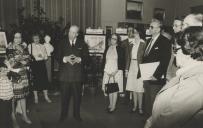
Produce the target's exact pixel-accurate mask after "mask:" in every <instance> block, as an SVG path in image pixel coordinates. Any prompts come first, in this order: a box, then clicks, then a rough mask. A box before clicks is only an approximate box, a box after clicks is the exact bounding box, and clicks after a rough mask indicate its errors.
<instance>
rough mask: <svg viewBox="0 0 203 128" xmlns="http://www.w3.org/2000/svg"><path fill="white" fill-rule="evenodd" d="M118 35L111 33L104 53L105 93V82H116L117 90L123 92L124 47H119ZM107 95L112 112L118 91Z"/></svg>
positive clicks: (109, 110)
mask: <svg viewBox="0 0 203 128" xmlns="http://www.w3.org/2000/svg"><path fill="white" fill-rule="evenodd" d="M119 39H120V38H119V36H118V35H116V34H113V35H112V37H111V40H110V44H109V48H108V49H107V52H105V53H106V54H105V55H104V60H105V68H104V76H103V84H102V90H103V91H104V95H105V96H107V94H106V93H105V84H107V83H108V82H109V83H114V82H116V83H118V86H119V92H123V70H124V69H125V68H124V66H125V63H124V62H125V60H124V58H125V53H124V49H123V48H121V47H120V45H119V44H118V43H119ZM108 96H109V102H110V104H109V106H108V112H109V113H112V112H114V111H115V109H116V102H117V97H118V92H114V93H111V94H109V95H108Z"/></svg>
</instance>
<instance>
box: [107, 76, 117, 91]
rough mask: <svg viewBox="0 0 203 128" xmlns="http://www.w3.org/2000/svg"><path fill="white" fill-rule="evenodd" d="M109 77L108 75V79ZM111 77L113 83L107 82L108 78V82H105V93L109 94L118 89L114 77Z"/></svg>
mask: <svg viewBox="0 0 203 128" xmlns="http://www.w3.org/2000/svg"><path fill="white" fill-rule="evenodd" d="M110 78H111V77H109V80H110ZM113 79H114V83H109V80H108V83H107V84H105V93H107V94H111V93H114V92H118V91H119V87H118V83H116V81H115V77H113Z"/></svg>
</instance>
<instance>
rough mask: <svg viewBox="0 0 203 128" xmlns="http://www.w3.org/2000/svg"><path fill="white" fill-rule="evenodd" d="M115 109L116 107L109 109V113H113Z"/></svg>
mask: <svg viewBox="0 0 203 128" xmlns="http://www.w3.org/2000/svg"><path fill="white" fill-rule="evenodd" d="M115 111H116V108H114V109H109V111H108V113H109V114H112V113H114V112H115Z"/></svg>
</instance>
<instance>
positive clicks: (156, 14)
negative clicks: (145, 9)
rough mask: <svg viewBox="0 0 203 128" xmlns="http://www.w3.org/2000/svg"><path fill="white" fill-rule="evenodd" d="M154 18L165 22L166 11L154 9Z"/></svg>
mask: <svg viewBox="0 0 203 128" xmlns="http://www.w3.org/2000/svg"><path fill="white" fill-rule="evenodd" d="M154 18H156V19H158V20H160V21H164V20H165V9H162V8H155V9H154Z"/></svg>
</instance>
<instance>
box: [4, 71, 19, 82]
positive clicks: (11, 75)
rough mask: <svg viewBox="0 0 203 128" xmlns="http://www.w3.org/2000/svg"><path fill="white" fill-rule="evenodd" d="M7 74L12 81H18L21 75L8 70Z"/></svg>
mask: <svg viewBox="0 0 203 128" xmlns="http://www.w3.org/2000/svg"><path fill="white" fill-rule="evenodd" d="M7 76H8V78H9V79H10V80H11V81H12V82H13V83H19V82H20V81H21V76H20V75H19V74H18V73H16V72H12V71H10V72H8V74H7Z"/></svg>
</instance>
